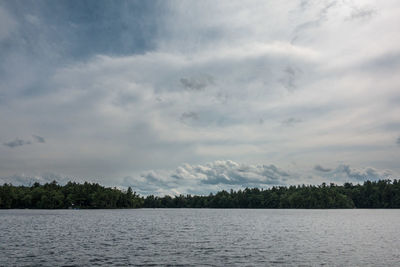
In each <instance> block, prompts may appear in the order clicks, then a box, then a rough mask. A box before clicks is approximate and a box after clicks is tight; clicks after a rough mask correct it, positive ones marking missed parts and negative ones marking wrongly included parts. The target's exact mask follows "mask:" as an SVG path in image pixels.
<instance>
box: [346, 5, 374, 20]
mask: <svg viewBox="0 0 400 267" xmlns="http://www.w3.org/2000/svg"><path fill="white" fill-rule="evenodd" d="M377 14H378V12H377V10H376V9H375V8H372V7H355V8H353V11H352V12H351V14H350V16H349V18H348V20H369V19H371V18H372V17H374V16H376V15H377Z"/></svg>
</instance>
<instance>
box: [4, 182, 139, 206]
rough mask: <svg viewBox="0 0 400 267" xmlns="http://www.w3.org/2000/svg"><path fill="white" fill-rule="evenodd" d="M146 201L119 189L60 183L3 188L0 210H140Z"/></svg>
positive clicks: (130, 192) (94, 184)
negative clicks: (61, 184) (63, 184)
mask: <svg viewBox="0 0 400 267" xmlns="http://www.w3.org/2000/svg"><path fill="white" fill-rule="evenodd" d="M142 205H143V198H141V197H139V196H138V195H136V193H134V192H133V191H132V188H128V190H127V191H126V192H124V191H121V190H118V189H117V188H105V187H103V186H101V185H99V184H96V183H93V184H92V183H87V182H85V183H84V184H77V183H73V182H68V183H67V184H66V185H65V186H60V185H58V184H57V182H56V181H53V182H51V183H46V184H44V185H40V184H38V183H35V184H34V185H33V186H31V187H26V186H12V185H11V184H4V185H2V186H0V208H3V209H10V208H17V209H20V208H33V209H65V208H138V207H141V206H142Z"/></svg>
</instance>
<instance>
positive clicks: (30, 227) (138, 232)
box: [0, 209, 400, 266]
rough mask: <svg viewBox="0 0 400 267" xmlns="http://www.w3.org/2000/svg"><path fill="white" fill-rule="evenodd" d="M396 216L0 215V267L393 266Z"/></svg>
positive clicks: (399, 245)
mask: <svg viewBox="0 0 400 267" xmlns="http://www.w3.org/2000/svg"><path fill="white" fill-rule="evenodd" d="M399 226H400V210H265V209H264V210H240V209H232V210H229V209H138V210H1V211H0V265H1V266H3V265H5V266H10V265H18V266H19V265H21V266H29V265H42V266H60V265H66V266H74V265H107V266H110V265H114V266H126V265H184V266H188V265H196V266H198V265H203V266H215V265H218V266H222V265H225V266H227V265H230V266H232V265H233V266H234V265H237V266H257V265H259V266H266V265H268V266H271V265H277V266H299V265H302V266H319V265H327V266H366V265H371V266H390V265H391V266H394V265H398V264H400V239H399V233H398V229H399Z"/></svg>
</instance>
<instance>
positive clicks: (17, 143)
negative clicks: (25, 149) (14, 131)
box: [3, 138, 32, 148]
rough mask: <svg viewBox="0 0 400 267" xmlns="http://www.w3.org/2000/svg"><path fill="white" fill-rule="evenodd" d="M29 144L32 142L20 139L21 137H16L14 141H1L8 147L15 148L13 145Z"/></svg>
mask: <svg viewBox="0 0 400 267" xmlns="http://www.w3.org/2000/svg"><path fill="white" fill-rule="evenodd" d="M30 144H32V142H31V141H26V140H22V139H18V138H16V139H15V140H14V141H10V142H6V143H3V145H5V146H8V147H10V148H15V147H19V146H24V145H30Z"/></svg>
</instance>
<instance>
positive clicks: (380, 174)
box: [330, 164, 393, 182]
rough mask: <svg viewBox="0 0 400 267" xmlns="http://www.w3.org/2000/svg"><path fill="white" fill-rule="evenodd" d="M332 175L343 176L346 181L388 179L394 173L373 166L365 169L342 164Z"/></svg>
mask: <svg viewBox="0 0 400 267" xmlns="http://www.w3.org/2000/svg"><path fill="white" fill-rule="evenodd" d="M330 175H333V176H334V177H335V176H341V177H342V179H343V180H344V181H346V180H347V181H359V182H362V181H366V180H378V179H388V178H390V177H391V176H392V175H393V173H392V172H391V171H390V170H378V169H375V168H372V167H367V168H363V169H357V168H352V167H350V165H348V164H341V165H339V166H338V167H337V168H336V169H335V170H333V171H332V173H331V174H330Z"/></svg>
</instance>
